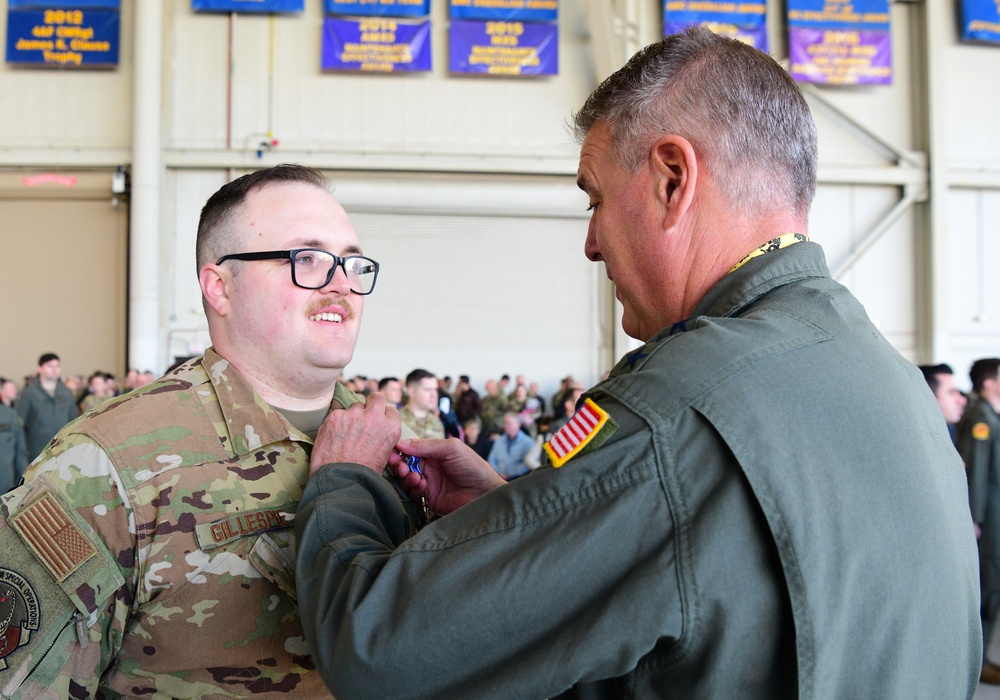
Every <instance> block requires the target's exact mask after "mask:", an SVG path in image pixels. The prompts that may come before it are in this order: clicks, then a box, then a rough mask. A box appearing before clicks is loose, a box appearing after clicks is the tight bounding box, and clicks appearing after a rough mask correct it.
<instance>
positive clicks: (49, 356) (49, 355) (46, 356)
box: [38, 352, 59, 367]
mask: <svg viewBox="0 0 1000 700" xmlns="http://www.w3.org/2000/svg"><path fill="white" fill-rule="evenodd" d="M58 359H59V356H58V355H56V354H55V353H54V352H46V353H42V356H41V357H39V358H38V366H39V367H41V366H42V365H44V364H45V363H46V362H52V360H58Z"/></svg>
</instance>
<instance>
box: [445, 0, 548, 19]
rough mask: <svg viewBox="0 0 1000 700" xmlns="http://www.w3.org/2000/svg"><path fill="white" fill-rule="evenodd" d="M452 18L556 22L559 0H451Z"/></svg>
mask: <svg viewBox="0 0 1000 700" xmlns="http://www.w3.org/2000/svg"><path fill="white" fill-rule="evenodd" d="M448 4H449V7H450V8H451V18H452V19H499V20H505V21H508V22H555V21H556V20H557V19H559V0H449V3H448Z"/></svg>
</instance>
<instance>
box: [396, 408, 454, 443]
mask: <svg viewBox="0 0 1000 700" xmlns="http://www.w3.org/2000/svg"><path fill="white" fill-rule="evenodd" d="M399 420H400V421H401V422H402V423H403V425H405V426H406V427H407V428H409V429H410V430H412V431H413V432H414V433H416V436H417V437H418V438H421V439H427V438H438V439H443V438H444V423H442V422H441V419H440V418H438V417H437V416H435V415H434V414H433V413H428V414H427V415H426V416H424V417H423V418H417V417H416V416H415V415H413V411H411V410H410V407H409V406H403V407H402V408H401V409H399Z"/></svg>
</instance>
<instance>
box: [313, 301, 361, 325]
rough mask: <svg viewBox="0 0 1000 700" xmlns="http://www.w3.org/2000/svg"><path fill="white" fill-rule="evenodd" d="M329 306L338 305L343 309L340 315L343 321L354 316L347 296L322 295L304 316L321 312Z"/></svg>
mask: <svg viewBox="0 0 1000 700" xmlns="http://www.w3.org/2000/svg"><path fill="white" fill-rule="evenodd" d="M331 306H339V307H341V308H342V309H344V313H343V314H342V315H343V317H344V320H345V321H346V320H348V319H352V318H354V316H355V315H356V314H355V311H354V307H353V306H352V305H351V303H350V302H349V301H347V297H346V296H344V297H323V298H322V299H320V300H319V301H317V302H316V303H315V304H313V305H312V306H311V307H310V308H309V311H308V312H307V313H306V316H313V315H315V314H318V313H320V312H322V311H323V310H324V309H328V308H330V307H331Z"/></svg>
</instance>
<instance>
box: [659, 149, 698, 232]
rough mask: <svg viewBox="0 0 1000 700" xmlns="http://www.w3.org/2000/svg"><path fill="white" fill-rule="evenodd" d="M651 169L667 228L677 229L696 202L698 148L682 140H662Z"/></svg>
mask: <svg viewBox="0 0 1000 700" xmlns="http://www.w3.org/2000/svg"><path fill="white" fill-rule="evenodd" d="M649 166H650V169H651V170H652V172H653V174H654V181H655V183H656V198H657V201H659V203H660V206H661V208H662V210H663V216H664V222H663V223H664V227H665V228H673V227H674V226H676V225H677V223H678V222H679V221H680V220H681V219H683V218H684V215H685V214H686V213H687V211H688V209H690V208H691V204H692V202H693V201H694V195H695V189H696V185H697V182H698V158H697V156H696V155H695V152H694V147H693V146H692V145H691V142H690V141H688V140H687V139H686V138H684V137H682V136H678V135H676V134H668V135H666V136H661V137H660V138H659V139H657V140H656V141H655V142H654V143H653V147H652V149H650V153H649Z"/></svg>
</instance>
